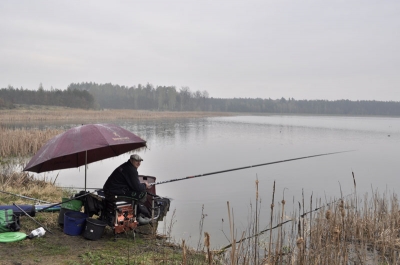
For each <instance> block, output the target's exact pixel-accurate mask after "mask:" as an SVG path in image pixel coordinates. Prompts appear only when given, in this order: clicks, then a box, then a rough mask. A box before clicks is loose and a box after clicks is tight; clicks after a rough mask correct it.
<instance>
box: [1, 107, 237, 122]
mask: <svg viewBox="0 0 400 265" xmlns="http://www.w3.org/2000/svg"><path fill="white" fill-rule="evenodd" d="M231 115H232V114H230V113H223V112H199V111H147V110H127V109H121V110H115V109H113V110H82V109H71V108H61V107H59V108H58V107H49V108H42V109H37V108H35V109H13V110H0V122H16V121H29V122H43V121H67V120H68V121H77V120H79V121H104V120H154V119H177V118H203V117H214V116H231Z"/></svg>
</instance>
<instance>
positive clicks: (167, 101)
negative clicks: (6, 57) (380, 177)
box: [0, 82, 400, 116]
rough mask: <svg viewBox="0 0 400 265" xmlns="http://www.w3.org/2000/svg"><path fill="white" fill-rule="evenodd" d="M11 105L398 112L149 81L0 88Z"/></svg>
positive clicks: (389, 106) (399, 108)
mask: <svg viewBox="0 0 400 265" xmlns="http://www.w3.org/2000/svg"><path fill="white" fill-rule="evenodd" d="M12 104H37V105H58V106H66V107H73V108H84V109H137V110H160V111H163V110H168V111H216V112H219V111H220V112H250V113H280V114H285V113H287V114H325V115H382V116H400V102H395V101H374V100H373V101H367V100H361V101H350V100H335V101H328V100H295V99H293V98H289V99H285V98H281V99H271V98H268V99H262V98H230V99H229V98H213V97H209V94H208V92H207V91H195V92H192V91H191V90H190V88H189V87H182V88H180V89H179V90H178V89H177V88H176V87H175V86H157V87H154V86H153V85H151V84H146V85H141V84H139V85H138V86H132V87H126V86H119V85H113V84H111V83H106V84H97V83H93V82H86V83H72V84H70V85H69V86H68V88H67V90H64V91H63V90H58V89H51V90H50V91H46V90H44V89H43V87H42V86H40V87H39V89H38V90H37V91H32V90H24V89H22V88H21V89H14V88H13V87H10V86H9V87H8V88H3V89H1V90H0V108H10V107H12Z"/></svg>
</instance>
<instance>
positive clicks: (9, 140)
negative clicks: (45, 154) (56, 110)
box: [0, 126, 63, 159]
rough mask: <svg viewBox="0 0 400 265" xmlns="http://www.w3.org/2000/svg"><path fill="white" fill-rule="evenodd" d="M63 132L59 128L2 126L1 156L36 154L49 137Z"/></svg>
mask: <svg viewBox="0 0 400 265" xmlns="http://www.w3.org/2000/svg"><path fill="white" fill-rule="evenodd" d="M62 132H63V130H59V129H46V130H39V129H10V128H5V127H1V126H0V157H3V159H4V158H5V157H22V156H28V155H32V154H35V153H36V152H37V151H38V150H39V149H40V148H41V147H42V146H43V145H44V144H45V143H46V142H47V141H48V140H49V139H51V138H52V137H54V136H56V135H57V134H60V133H62ZM0 159H1V158H0Z"/></svg>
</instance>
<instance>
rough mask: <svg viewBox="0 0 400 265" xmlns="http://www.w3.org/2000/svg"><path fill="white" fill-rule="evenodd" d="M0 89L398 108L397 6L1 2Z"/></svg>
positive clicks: (394, 1)
mask: <svg viewBox="0 0 400 265" xmlns="http://www.w3.org/2000/svg"><path fill="white" fill-rule="evenodd" d="M0 20H1V23H0V88H6V87H7V86H8V85H11V86H13V87H17V88H20V87H23V88H28V89H37V88H38V87H39V84H40V83H42V84H43V87H44V88H45V89H50V87H53V88H58V89H66V88H67V86H68V85H69V84H71V83H80V82H96V83H113V84H119V85H125V86H129V87H130V86H137V85H138V84H147V83H150V84H152V85H154V86H158V85H163V86H164V85H166V86H169V85H172V86H176V88H177V90H179V89H180V88H182V87H183V86H187V87H189V88H190V90H191V91H192V92H194V91H197V90H200V91H204V90H206V91H208V93H209V95H210V97H222V98H233V97H249V98H256V97H260V98H272V99H277V98H281V97H285V98H289V97H290V98H295V99H328V100H337V99H350V100H383V101H400V52H399V49H400V1H398V0H386V1H369V0H363V1H351V0H349V1H344V0H343V1H329V0H318V1H306V0H292V1H285V0H276V1H268V0H263V1H252V0H248V1H235V0H225V1H224V0H213V1H208V0H196V1H191V0H184V1H183V0H182V1H174V0H169V1H166V0H163V1H151V0H146V1H133V0H132V1H115V0H114V1H104V0H94V1H73V0H68V1H53V0H51V1H42V0H36V1H32V0H27V1H15V0H1V1H0Z"/></svg>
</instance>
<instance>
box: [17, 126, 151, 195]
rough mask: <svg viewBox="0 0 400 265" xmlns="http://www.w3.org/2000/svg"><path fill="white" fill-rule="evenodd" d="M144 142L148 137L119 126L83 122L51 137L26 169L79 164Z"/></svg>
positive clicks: (144, 144) (38, 171)
mask: <svg viewBox="0 0 400 265" xmlns="http://www.w3.org/2000/svg"><path fill="white" fill-rule="evenodd" d="M145 146H146V141H145V140H143V139H141V138H140V137H139V136H137V135H135V134H133V133H131V132H130V131H128V130H125V129H124V128H121V127H120V126H117V125H114V124H88V125H82V126H78V127H75V128H72V129H69V130H67V131H66V132H64V133H62V134H59V135H57V136H55V137H54V138H52V139H50V140H49V141H48V142H47V143H46V144H45V145H44V146H43V147H42V148H41V149H40V150H39V151H38V152H37V153H36V155H35V156H34V157H33V158H32V159H31V160H30V161H29V162H28V164H27V165H26V167H25V168H24V171H31V172H36V173H40V172H46V171H52V170H58V169H65V168H74V167H80V166H83V165H87V164H90V163H92V162H96V161H99V160H102V159H106V158H109V157H114V156H118V155H120V154H123V153H126V152H129V151H132V150H135V149H137V148H140V147H145ZM85 189H86V166H85Z"/></svg>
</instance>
